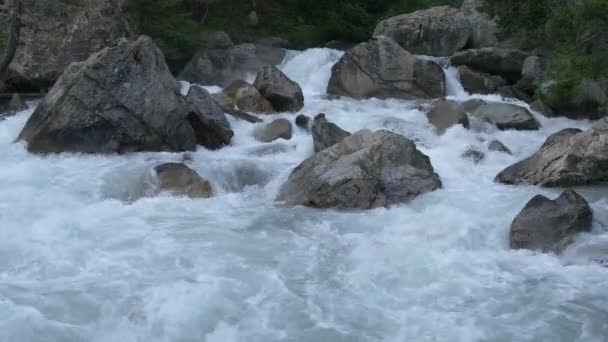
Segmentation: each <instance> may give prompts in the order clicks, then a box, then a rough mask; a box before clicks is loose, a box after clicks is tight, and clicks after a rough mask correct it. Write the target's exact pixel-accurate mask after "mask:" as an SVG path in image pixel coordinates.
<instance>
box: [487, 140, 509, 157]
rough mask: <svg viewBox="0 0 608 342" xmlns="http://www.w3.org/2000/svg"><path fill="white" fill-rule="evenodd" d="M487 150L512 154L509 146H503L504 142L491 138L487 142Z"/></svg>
mask: <svg viewBox="0 0 608 342" xmlns="http://www.w3.org/2000/svg"><path fill="white" fill-rule="evenodd" d="M488 150H489V151H494V152H501V153H506V154H513V153H512V152H511V150H509V148H508V147H507V146H505V144H503V143H502V142H500V141H499V140H492V141H491V142H490V143H489V144H488Z"/></svg>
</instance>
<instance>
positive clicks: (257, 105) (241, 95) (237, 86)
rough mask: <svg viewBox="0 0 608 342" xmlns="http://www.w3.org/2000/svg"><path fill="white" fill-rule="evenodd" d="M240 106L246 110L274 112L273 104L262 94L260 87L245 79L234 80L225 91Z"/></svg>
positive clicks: (239, 107)
mask: <svg viewBox="0 0 608 342" xmlns="http://www.w3.org/2000/svg"><path fill="white" fill-rule="evenodd" d="M223 93H224V94H226V95H227V96H228V97H229V98H230V99H231V100H232V101H233V102H234V103H235V104H236V106H237V107H238V109H240V110H242V111H245V112H252V113H272V112H273V111H274V110H273V108H272V104H270V102H268V100H266V99H265V98H264V96H262V94H260V92H259V91H258V89H257V88H256V87H254V86H253V85H251V84H249V83H247V82H245V81H241V80H238V81H234V82H232V83H231V84H230V85H229V86H228V87H226V89H224V91H223Z"/></svg>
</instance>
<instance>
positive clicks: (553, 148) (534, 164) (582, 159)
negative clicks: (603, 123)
mask: <svg viewBox="0 0 608 342" xmlns="http://www.w3.org/2000/svg"><path fill="white" fill-rule="evenodd" d="M495 181H496V182H499V183H504V184H533V185H541V186H548V187H568V186H576V185H585V184H594V183H601V182H606V181H608V131H605V130H603V131H600V130H596V129H590V130H588V131H584V132H583V131H581V130H579V129H574V128H570V129H565V130H562V131H560V132H557V133H555V134H553V135H551V136H550V137H549V138H547V140H546V141H545V143H544V144H543V146H542V147H541V148H540V150H539V151H538V152H536V153H534V154H533V155H532V156H530V157H529V158H526V159H525V160H522V161H520V162H518V163H516V164H514V165H512V166H509V167H508V168H506V169H505V170H503V171H502V172H500V173H499V174H498V175H497V176H496V179H495Z"/></svg>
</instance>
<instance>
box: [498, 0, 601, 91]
mask: <svg viewBox="0 0 608 342" xmlns="http://www.w3.org/2000/svg"><path fill="white" fill-rule="evenodd" d="M486 6H487V9H489V10H490V12H491V13H493V14H496V15H498V17H499V21H498V24H499V27H500V29H501V31H502V33H504V34H507V35H511V34H515V35H520V36H523V38H524V46H525V47H528V48H533V47H540V48H541V49H544V50H546V51H547V55H548V57H549V69H548V74H549V77H550V78H551V79H553V80H555V81H557V86H555V87H552V93H551V94H549V96H548V98H547V100H549V102H554V101H557V100H558V99H559V98H561V97H564V96H570V95H571V92H572V90H573V89H574V88H575V87H576V86H577V85H579V84H580V83H581V82H582V81H583V80H605V79H608V62H607V61H608V29H607V28H608V0H579V1H569V0H517V1H515V0H486Z"/></svg>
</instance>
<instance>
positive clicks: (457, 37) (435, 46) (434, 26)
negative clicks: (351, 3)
mask: <svg viewBox="0 0 608 342" xmlns="http://www.w3.org/2000/svg"><path fill="white" fill-rule="evenodd" d="M373 36H374V37H378V36H386V37H389V38H391V39H392V40H394V41H396V42H397V43H399V45H401V46H402V47H403V48H404V49H405V50H407V51H410V52H411V53H414V54H417V55H430V56H450V55H452V54H453V53H454V52H456V51H458V50H460V49H462V48H463V47H465V45H466V44H467V41H468V40H469V37H470V36H471V29H470V27H469V23H468V21H467V19H466V18H465V16H464V13H463V12H462V11H460V10H459V9H455V8H452V7H448V6H440V7H432V8H429V9H425V10H420V11H416V12H413V13H408V14H402V15H398V16H396V17H392V18H388V19H385V20H383V21H381V22H380V23H378V25H377V26H376V29H375V30H374V34H373Z"/></svg>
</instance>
